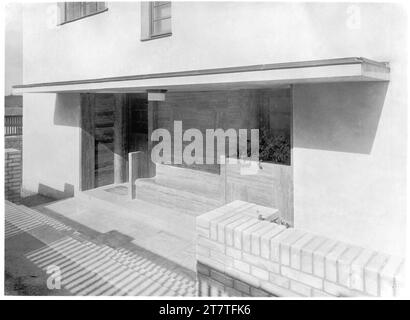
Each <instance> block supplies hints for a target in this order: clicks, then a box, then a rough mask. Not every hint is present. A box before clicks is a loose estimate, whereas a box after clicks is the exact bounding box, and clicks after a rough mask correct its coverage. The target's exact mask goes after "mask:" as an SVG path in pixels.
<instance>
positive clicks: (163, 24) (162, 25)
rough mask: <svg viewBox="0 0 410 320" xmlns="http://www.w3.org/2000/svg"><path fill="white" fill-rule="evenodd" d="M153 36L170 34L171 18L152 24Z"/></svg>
mask: <svg viewBox="0 0 410 320" xmlns="http://www.w3.org/2000/svg"><path fill="white" fill-rule="evenodd" d="M152 27H153V30H152V31H153V34H154V35H156V34H163V33H170V32H171V18H167V19H162V20H158V21H154V22H153V26H152Z"/></svg>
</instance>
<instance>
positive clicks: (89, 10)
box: [84, 2, 97, 15]
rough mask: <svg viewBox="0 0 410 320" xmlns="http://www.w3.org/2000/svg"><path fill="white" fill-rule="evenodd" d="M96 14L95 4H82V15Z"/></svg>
mask: <svg viewBox="0 0 410 320" xmlns="http://www.w3.org/2000/svg"><path fill="white" fill-rule="evenodd" d="M95 12H97V3H96V2H84V14H85V15H88V14H93V13H95Z"/></svg>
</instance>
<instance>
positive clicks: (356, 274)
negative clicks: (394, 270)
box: [350, 249, 376, 291]
mask: <svg viewBox="0 0 410 320" xmlns="http://www.w3.org/2000/svg"><path fill="white" fill-rule="evenodd" d="M374 255H376V252H375V251H373V250H368V249H365V250H363V251H362V252H361V253H360V255H359V256H358V257H357V258H356V259H354V260H353V262H352V264H351V266H350V288H351V289H354V290H358V291H364V267H365V265H366V264H367V263H368V262H369V261H370V259H371V258H372V257H373V256H374Z"/></svg>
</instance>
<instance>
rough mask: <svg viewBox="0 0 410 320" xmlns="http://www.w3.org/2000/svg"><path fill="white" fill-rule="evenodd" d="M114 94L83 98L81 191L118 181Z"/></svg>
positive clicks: (92, 95)
mask: <svg viewBox="0 0 410 320" xmlns="http://www.w3.org/2000/svg"><path fill="white" fill-rule="evenodd" d="M114 110H115V95H113V94H82V97H81V129H82V130H81V131H82V133H81V190H88V189H92V188H97V187H101V186H104V185H107V184H112V183H114Z"/></svg>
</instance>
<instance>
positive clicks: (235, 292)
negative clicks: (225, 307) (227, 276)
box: [225, 287, 243, 297]
mask: <svg viewBox="0 0 410 320" xmlns="http://www.w3.org/2000/svg"><path fill="white" fill-rule="evenodd" d="M225 292H226V293H227V295H228V297H242V296H243V294H242V292H240V291H238V290H236V289H235V288H230V287H225Z"/></svg>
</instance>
